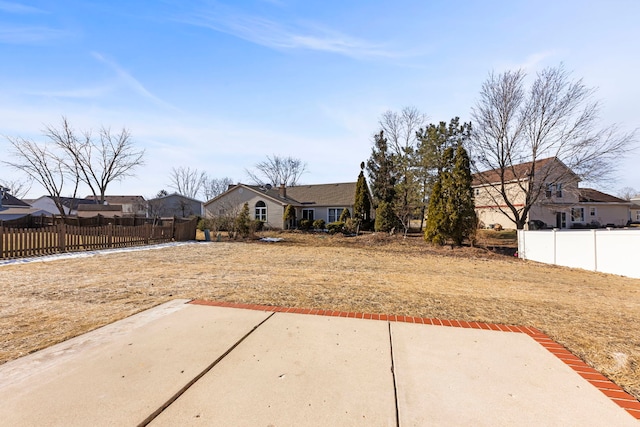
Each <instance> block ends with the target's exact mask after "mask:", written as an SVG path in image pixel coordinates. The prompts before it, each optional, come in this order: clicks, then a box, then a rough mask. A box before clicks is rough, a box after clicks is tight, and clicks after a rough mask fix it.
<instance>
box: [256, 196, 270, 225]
mask: <svg viewBox="0 0 640 427" xmlns="http://www.w3.org/2000/svg"><path fill="white" fill-rule="evenodd" d="M256 219H259V220H260V221H264V222H267V205H266V204H265V203H264V202H263V201H262V200H260V201H259V202H258V203H256Z"/></svg>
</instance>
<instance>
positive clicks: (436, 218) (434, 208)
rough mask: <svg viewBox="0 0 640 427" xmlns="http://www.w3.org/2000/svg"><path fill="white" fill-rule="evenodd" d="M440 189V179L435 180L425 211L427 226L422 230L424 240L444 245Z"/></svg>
mask: <svg viewBox="0 0 640 427" xmlns="http://www.w3.org/2000/svg"><path fill="white" fill-rule="evenodd" d="M441 189H442V184H441V183H440V179H439V178H437V179H436V182H435V183H434V184H433V186H432V188H431V196H430V197H429V207H428V209H427V225H426V227H425V230H424V239H425V240H426V241H427V242H429V243H435V244H437V245H444V243H445V233H446V228H445V223H446V217H445V213H444V206H443V205H444V203H443V199H442V192H441Z"/></svg>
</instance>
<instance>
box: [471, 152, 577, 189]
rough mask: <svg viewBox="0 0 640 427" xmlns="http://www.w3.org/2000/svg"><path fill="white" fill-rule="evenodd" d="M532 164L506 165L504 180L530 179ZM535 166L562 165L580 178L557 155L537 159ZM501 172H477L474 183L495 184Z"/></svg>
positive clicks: (497, 170) (544, 167)
mask: <svg viewBox="0 0 640 427" xmlns="http://www.w3.org/2000/svg"><path fill="white" fill-rule="evenodd" d="M532 166H533V162H532V161H531V162H525V163H519V164H516V165H513V166H510V167H509V166H508V167H506V168H505V170H504V182H513V181H526V180H528V179H529V174H530V172H531V167H532ZM535 167H536V170H537V171H542V170H544V169H546V168H550V167H554V168H556V167H560V168H563V169H565V170H566V171H567V172H568V173H570V174H571V175H573V176H575V177H576V178H578V177H577V175H576V174H575V173H573V171H572V170H571V169H569V168H568V167H567V166H566V165H565V164H564V163H562V162H561V161H560V160H559V159H558V158H556V157H547V158H546V159H539V160H536V161H535ZM500 172H501V170H500V169H492V170H489V171H484V172H479V173H475V174H473V181H472V185H482V184H495V183H498V182H501V179H500Z"/></svg>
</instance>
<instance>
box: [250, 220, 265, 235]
mask: <svg viewBox="0 0 640 427" xmlns="http://www.w3.org/2000/svg"><path fill="white" fill-rule="evenodd" d="M263 229H264V221H260V220H259V219H254V220H253V221H251V224H249V232H250V233H251V234H253V233H255V232H257V231H262V230H263Z"/></svg>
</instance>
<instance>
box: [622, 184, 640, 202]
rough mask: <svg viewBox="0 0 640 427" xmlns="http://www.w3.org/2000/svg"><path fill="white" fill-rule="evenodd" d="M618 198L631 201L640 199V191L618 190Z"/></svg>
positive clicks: (632, 189) (633, 189) (630, 188)
mask: <svg viewBox="0 0 640 427" xmlns="http://www.w3.org/2000/svg"><path fill="white" fill-rule="evenodd" d="M617 194H618V197H620V198H621V199H623V200H631V199H632V198H635V197H640V191H638V190H636V189H635V188H633V187H624V188H621V189H620V190H618V193H617Z"/></svg>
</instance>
